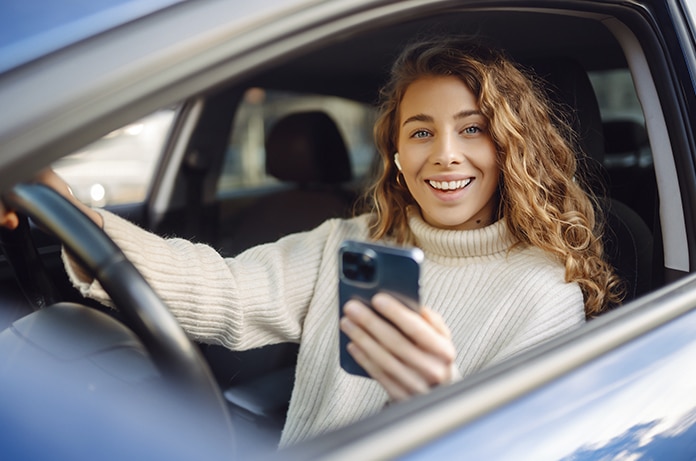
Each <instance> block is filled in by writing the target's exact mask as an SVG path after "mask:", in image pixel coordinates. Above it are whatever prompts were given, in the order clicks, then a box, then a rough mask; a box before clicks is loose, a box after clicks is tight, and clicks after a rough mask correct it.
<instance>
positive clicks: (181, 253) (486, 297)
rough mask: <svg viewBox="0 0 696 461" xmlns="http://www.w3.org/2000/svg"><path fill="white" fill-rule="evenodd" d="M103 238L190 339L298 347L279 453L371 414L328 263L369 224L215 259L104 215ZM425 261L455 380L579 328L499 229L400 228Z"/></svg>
mask: <svg viewBox="0 0 696 461" xmlns="http://www.w3.org/2000/svg"><path fill="white" fill-rule="evenodd" d="M103 216H104V229H105V231H106V232H107V234H108V235H109V236H111V237H112V238H113V239H114V241H115V242H116V243H117V244H118V245H119V246H120V247H121V249H123V251H124V252H125V253H126V255H127V257H128V258H130V260H131V261H132V262H133V263H134V264H135V265H136V267H137V268H138V269H139V270H140V271H141V272H142V273H143V275H144V276H145V278H146V279H147V280H148V281H149V283H150V284H151V285H152V286H153V288H154V289H155V291H156V292H157V293H158V294H159V295H160V296H161V297H162V298H163V300H164V301H165V303H166V304H167V305H168V306H169V308H170V309H171V310H172V312H173V314H174V315H175V316H176V318H177V319H178V320H179V322H180V323H181V325H182V327H183V328H184V330H185V331H186V332H187V333H188V334H189V335H190V337H191V338H193V339H194V340H197V341H201V342H205V343H214V344H222V345H225V346H227V347H229V348H231V349H236V350H245V349H250V348H254V347H258V346H262V345H267V344H273V343H279V342H299V343H300V344H301V345H300V352H299V356H298V365H297V371H296V380H295V387H294V390H293V393H292V399H291V402H290V409H289V412H288V418H287V422H286V425H285V428H284V430H283V434H282V439H281V445H287V444H291V443H294V442H297V441H299V440H302V439H305V438H307V437H310V436H313V435H316V434H319V433H322V432H326V431H328V430H331V429H334V428H338V427H340V426H344V425H346V424H348V423H350V422H353V421H355V420H357V419H359V418H362V417H365V416H367V415H369V414H372V413H374V412H376V411H378V410H379V409H381V408H382V407H383V406H384V404H385V403H386V401H387V395H386V393H385V391H384V390H383V389H382V388H381V386H380V385H379V384H378V383H377V382H375V381H374V380H372V379H368V378H362V377H356V376H352V375H349V374H347V373H345V372H344V371H343V370H342V369H341V368H340V365H339V351H338V331H339V328H338V317H339V315H338V312H339V306H338V294H337V290H338V282H337V281H338V258H337V252H338V247H339V245H340V243H341V242H342V241H343V240H345V239H348V238H350V239H367V216H361V217H357V218H354V219H350V220H329V221H327V222H325V223H324V224H322V225H321V226H319V227H318V228H316V229H314V230H312V231H310V232H304V233H299V234H294V235H290V236H288V237H285V238H283V239H281V240H279V241H278V242H276V243H272V244H267V245H261V246H258V247H255V248H252V249H250V250H248V251H246V252H244V253H242V254H241V255H239V256H237V257H236V258H230V259H223V258H222V257H221V256H220V255H219V254H218V253H217V252H216V251H215V250H214V249H212V248H210V247H209V246H206V245H201V244H193V243H191V242H189V241H187V240H182V239H163V238H160V237H158V236H155V235H153V234H151V233H148V232H146V231H144V230H142V229H140V228H138V227H136V226H134V225H132V224H130V223H128V222H126V221H124V220H122V219H121V218H118V217H117V216H115V215H113V214H110V213H106V212H104V213H103ZM410 226H411V230H412V231H413V233H414V235H415V236H416V239H417V243H418V246H420V247H421V248H422V249H423V251H424V253H425V262H424V264H423V266H422V273H421V287H422V288H421V296H422V300H423V304H425V305H427V306H430V307H431V308H432V309H433V310H435V311H437V312H439V313H440V314H441V315H442V317H443V318H444V320H445V322H446V323H447V325H448V326H449V328H450V329H451V331H452V335H453V338H452V339H453V341H454V344H455V347H456V349H457V360H456V362H457V365H458V367H459V370H460V372H461V374H462V375H463V376H466V375H468V374H471V373H473V372H475V371H477V370H480V369H482V368H484V367H487V366H489V365H491V364H493V363H496V362H499V361H501V360H503V359H505V358H507V357H510V356H512V355H514V354H517V353H519V352H521V351H524V350H526V349H529V348H530V347H532V346H535V345H537V344H540V343H542V342H544V341H546V340H548V339H550V338H553V337H555V336H557V335H560V334H562V333H565V332H567V331H569V330H571V329H573V328H574V327H576V326H578V325H579V324H581V323H583V322H584V318H585V317H584V310H583V298H582V293H581V291H580V288H579V286H578V285H577V284H575V283H566V282H565V281H564V269H563V266H562V265H561V264H560V263H558V262H557V261H554V260H553V259H552V258H551V257H549V256H548V255H546V254H545V253H544V252H542V251H541V250H538V249H536V248H530V247H523V246H518V247H516V248H514V249H512V250H509V249H510V247H511V245H512V244H513V243H514V240H513V238H512V237H511V235H510V233H509V232H508V231H507V228H506V226H505V224H504V223H503V222H502V221H498V222H497V223H495V224H493V225H491V226H488V227H486V228H483V229H479V230H472V231H451V230H442V229H436V228H433V227H431V226H429V225H428V224H426V223H425V222H424V221H423V220H422V219H421V218H420V217H419V216H412V217H411V219H410ZM66 268H67V270H68V272H69V274H70V276H71V278H72V280H73V283H74V284H75V286H76V287H78V288H79V289H80V291H81V292H82V293H83V294H84V295H86V296H89V297H92V298H95V299H97V300H99V301H101V302H104V303H106V304H108V303H109V300H108V297H107V295H106V293H104V291H103V290H102V288H101V287H100V286H99V284H98V283H97V282H93V283H90V282H91V281H89V280H86V279H84V278H81V277H80V274H79V273H76V272H75V271H73V270H72V266H71V265H70V264H66Z"/></svg>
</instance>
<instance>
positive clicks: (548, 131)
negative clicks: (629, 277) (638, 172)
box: [366, 38, 623, 318]
mask: <svg viewBox="0 0 696 461" xmlns="http://www.w3.org/2000/svg"><path fill="white" fill-rule="evenodd" d="M432 76H456V77H458V78H460V79H461V80H462V82H463V83H464V84H465V85H466V86H467V87H468V88H469V89H470V90H471V91H472V93H473V94H474V95H475V96H476V98H477V101H478V104H479V109H480V110H481V112H482V114H483V115H484V116H485V117H486V119H487V121H488V125H489V132H490V135H491V138H492V140H493V143H494V144H495V146H496V150H497V157H498V158H497V161H498V164H499V166H500V170H501V178H500V184H499V195H500V200H499V208H498V218H499V219H504V220H505V223H506V225H507V227H508V229H509V230H510V232H512V234H513V235H514V236H515V237H516V239H517V240H518V243H517V245H524V244H527V245H533V246H535V247H538V248H540V249H542V250H545V251H546V252H548V253H550V254H551V255H553V256H555V257H556V258H557V259H558V260H559V261H560V262H561V263H562V264H564V266H565V280H566V282H577V283H578V284H579V286H580V288H581V290H582V292H583V296H584V301H585V314H586V316H587V317H588V318H591V317H593V316H595V315H597V314H599V313H601V312H602V311H604V310H605V309H606V308H607V307H608V306H611V305H616V304H619V303H620V302H621V298H622V292H623V286H622V282H621V280H620V279H619V278H618V276H617V275H616V274H615V272H614V269H613V267H612V266H611V265H610V264H609V263H608V262H607V261H606V260H605V258H604V249H603V244H602V238H601V236H602V232H603V225H604V223H603V218H602V215H601V213H600V211H599V210H600V208H599V207H598V206H597V200H596V198H595V197H594V195H593V194H592V193H591V192H590V191H589V190H586V189H585V188H584V186H583V183H584V178H582V177H581V175H580V174H579V172H578V171H577V153H576V151H575V148H574V146H575V145H576V142H575V141H576V138H575V134H574V132H573V129H572V127H571V125H570V123H569V122H568V121H567V120H566V119H565V117H564V116H562V115H560V111H556V110H555V109H554V106H553V105H552V104H551V102H550V101H549V99H548V98H547V97H546V95H545V93H544V91H543V90H542V89H541V85H540V84H539V83H538V82H537V80H536V79H535V78H534V77H532V76H531V74H527V73H526V72H525V71H524V70H523V69H522V68H521V67H518V66H517V65H516V64H514V63H513V62H512V61H511V60H510V59H508V58H507V57H506V56H505V55H504V54H503V52H502V51H498V50H495V49H492V48H489V47H487V46H485V45H483V44H482V43H479V42H474V41H471V40H469V39H462V38H446V39H443V38H433V39H430V40H425V41H420V42H418V43H415V44H412V45H410V46H408V47H406V48H405V50H404V51H403V52H402V54H401V55H400V56H399V58H398V59H397V60H396V61H395V62H394V64H393V66H392V69H391V78H390V80H389V82H388V83H387V84H386V85H385V86H384V88H382V92H381V100H382V102H381V105H380V111H379V117H378V119H377V122H376V124H375V128H374V136H375V142H376V145H377V149H378V150H379V153H380V158H381V170H380V173H379V174H378V178H377V181H375V182H374V184H373V186H372V188H371V189H370V190H369V191H368V192H367V195H366V201H367V204H368V206H369V207H370V208H371V211H372V214H373V220H372V222H371V229H370V232H371V237H372V238H375V239H379V238H383V237H386V238H391V239H394V240H395V241H396V242H399V243H413V236H412V234H411V232H410V229H409V227H408V211H407V210H408V208H409V207H413V206H415V205H416V204H415V201H414V199H413V198H412V197H411V195H410V193H409V192H408V190H407V189H406V187H403V186H402V185H401V184H400V183H399V181H398V180H397V179H398V178H397V174H398V171H397V169H396V166H395V164H394V162H393V160H392V156H393V154H394V152H396V151H397V133H398V123H399V108H400V103H401V100H402V98H403V95H404V93H405V92H406V89H407V88H408V87H409V85H410V84H412V83H413V82H415V81H416V80H418V79H420V78H422V77H432Z"/></svg>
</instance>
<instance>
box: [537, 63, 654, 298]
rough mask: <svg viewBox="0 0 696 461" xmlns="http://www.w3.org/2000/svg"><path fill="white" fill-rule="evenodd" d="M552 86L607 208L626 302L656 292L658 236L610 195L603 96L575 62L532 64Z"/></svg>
mask: <svg viewBox="0 0 696 461" xmlns="http://www.w3.org/2000/svg"><path fill="white" fill-rule="evenodd" d="M528 64H529V65H530V67H531V68H532V69H533V70H534V71H535V72H536V74H537V75H538V76H539V77H540V78H541V79H542V80H543V81H544V82H546V83H547V94H548V97H549V98H550V100H551V101H552V102H553V103H555V104H557V105H558V106H559V108H560V109H561V110H568V111H569V116H570V119H569V121H570V122H571V123H572V126H573V128H574V129H575V131H576V133H577V136H578V139H577V141H578V148H579V150H580V151H581V152H582V153H583V154H581V155H580V156H579V158H578V169H579V172H580V174H581V175H583V176H585V177H587V179H588V185H589V186H590V188H591V189H593V192H594V193H595V195H596V196H597V197H598V199H599V201H600V204H601V206H602V208H603V210H602V211H603V212H604V219H605V229H604V237H603V241H604V249H605V253H606V255H607V258H608V260H609V262H610V263H611V264H612V265H613V266H614V268H615V269H616V272H617V274H618V275H619V276H620V277H621V278H622V279H623V280H624V282H625V284H626V296H625V298H624V301H629V300H631V299H633V298H635V297H637V296H639V295H641V294H643V293H646V292H647V291H649V290H650V287H651V272H652V257H653V250H652V248H653V237H652V233H651V231H650V229H649V227H648V226H647V225H646V223H645V221H643V219H642V218H641V217H640V216H639V215H638V213H637V212H636V211H635V210H633V209H632V208H630V207H628V206H626V205H625V204H624V203H622V202H620V201H619V200H616V199H615V198H612V197H611V196H607V195H606V191H607V190H608V189H607V183H608V182H609V178H608V175H607V173H606V170H605V168H604V165H603V162H604V155H605V144H604V133H603V126H602V118H601V115H600V111H599V104H598V102H597V97H596V94H595V92H594V89H593V88H592V84H591V83H590V79H589V77H588V75H587V72H586V71H585V70H584V69H583V68H582V66H581V65H580V64H579V63H578V62H577V61H574V60H572V59H555V60H544V61H537V62H532V63H528Z"/></svg>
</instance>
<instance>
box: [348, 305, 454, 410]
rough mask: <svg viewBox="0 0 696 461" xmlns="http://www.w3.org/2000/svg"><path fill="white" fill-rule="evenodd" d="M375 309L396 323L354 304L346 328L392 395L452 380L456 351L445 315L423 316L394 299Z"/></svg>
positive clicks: (359, 356)
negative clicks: (441, 316) (445, 321)
mask: <svg viewBox="0 0 696 461" xmlns="http://www.w3.org/2000/svg"><path fill="white" fill-rule="evenodd" d="M373 306H374V307H375V309H376V310H377V311H378V312H379V313H380V314H382V315H383V316H384V317H385V318H387V319H389V321H390V322H392V323H393V324H392V323H389V322H387V321H385V320H384V319H383V318H381V317H380V316H379V315H377V314H376V313H375V312H373V311H372V309H370V308H368V307H367V306H365V305H364V304H362V303H359V302H357V301H350V302H348V303H346V306H345V309H344V312H345V317H344V318H343V319H342V320H341V328H342V330H343V331H344V332H345V333H346V334H347V335H348V337H349V338H350V339H351V341H352V345H351V346H350V348H349V352H350V353H351V355H353V357H354V358H355V360H356V361H357V362H358V363H359V364H360V365H361V366H362V367H363V368H364V369H365V370H366V371H367V372H368V373H369V374H370V376H372V377H373V378H374V379H376V380H377V381H379V382H380V383H381V384H382V385H383V386H384V388H385V389H386V390H387V392H388V393H389V395H390V397H391V398H392V399H394V400H403V399H404V398H407V397H408V396H411V395H414V394H422V393H425V392H427V391H428V390H429V389H430V388H431V387H433V386H436V385H439V384H443V383H446V382H449V380H450V379H451V374H452V363H453V361H454V356H455V351H454V346H453V345H452V342H451V339H450V335H449V329H448V328H447V326H446V325H445V324H444V322H443V321H442V319H441V318H440V316H438V315H437V314H435V313H433V312H432V311H430V310H426V311H423V312H424V313H425V314H424V315H420V314H419V313H416V312H414V311H412V310H410V309H408V308H407V307H405V306H404V305H403V304H401V303H400V302H399V301H397V300H396V299H394V298H392V297H391V296H388V295H378V296H376V297H375V298H373ZM431 322H432V324H431Z"/></svg>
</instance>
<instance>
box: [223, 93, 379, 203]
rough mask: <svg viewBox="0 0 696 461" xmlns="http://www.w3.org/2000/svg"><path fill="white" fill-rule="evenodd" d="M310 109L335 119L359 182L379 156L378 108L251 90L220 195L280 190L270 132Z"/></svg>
mask: <svg viewBox="0 0 696 461" xmlns="http://www.w3.org/2000/svg"><path fill="white" fill-rule="evenodd" d="M308 110H323V111H324V112H326V113H327V114H328V115H329V116H331V118H333V120H334V121H335V122H336V124H337V125H338V127H339V130H340V131H341V134H342V135H343V139H344V141H345V143H346V146H347V148H348V151H349V154H350V158H351V163H352V168H353V175H354V177H355V178H356V179H360V178H361V177H363V176H364V175H365V174H366V173H367V172H368V170H369V168H370V165H371V163H372V160H373V158H374V155H375V152H376V150H375V148H374V143H373V141H372V127H373V125H374V121H375V110H374V108H373V107H371V106H369V105H367V104H361V103H359V102H355V101H350V100H347V99H342V98H337V97H333V96H322V95H313V94H298V93H289V92H281V91H271V90H265V89H262V88H250V89H249V90H247V92H246V93H245V95H244V98H243V101H242V102H241V104H240V106H239V108H238V110H237V114H236V116H235V120H234V126H233V128H232V137H231V139H230V143H229V146H228V148H227V153H226V157H225V163H224V166H223V171H222V174H221V176H220V178H219V180H218V186H217V193H218V196H221V197H224V196H227V195H230V194H234V193H236V192H243V191H245V190H250V189H258V188H262V187H274V186H276V185H279V181H278V180H276V179H275V178H273V177H271V176H269V175H268V174H266V165H265V149H264V142H265V138H266V133H267V132H268V131H269V129H270V127H271V126H273V124H274V123H275V122H276V121H277V120H278V119H280V118H281V117H283V116H285V115H287V114H290V113H293V112H303V111H308Z"/></svg>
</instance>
